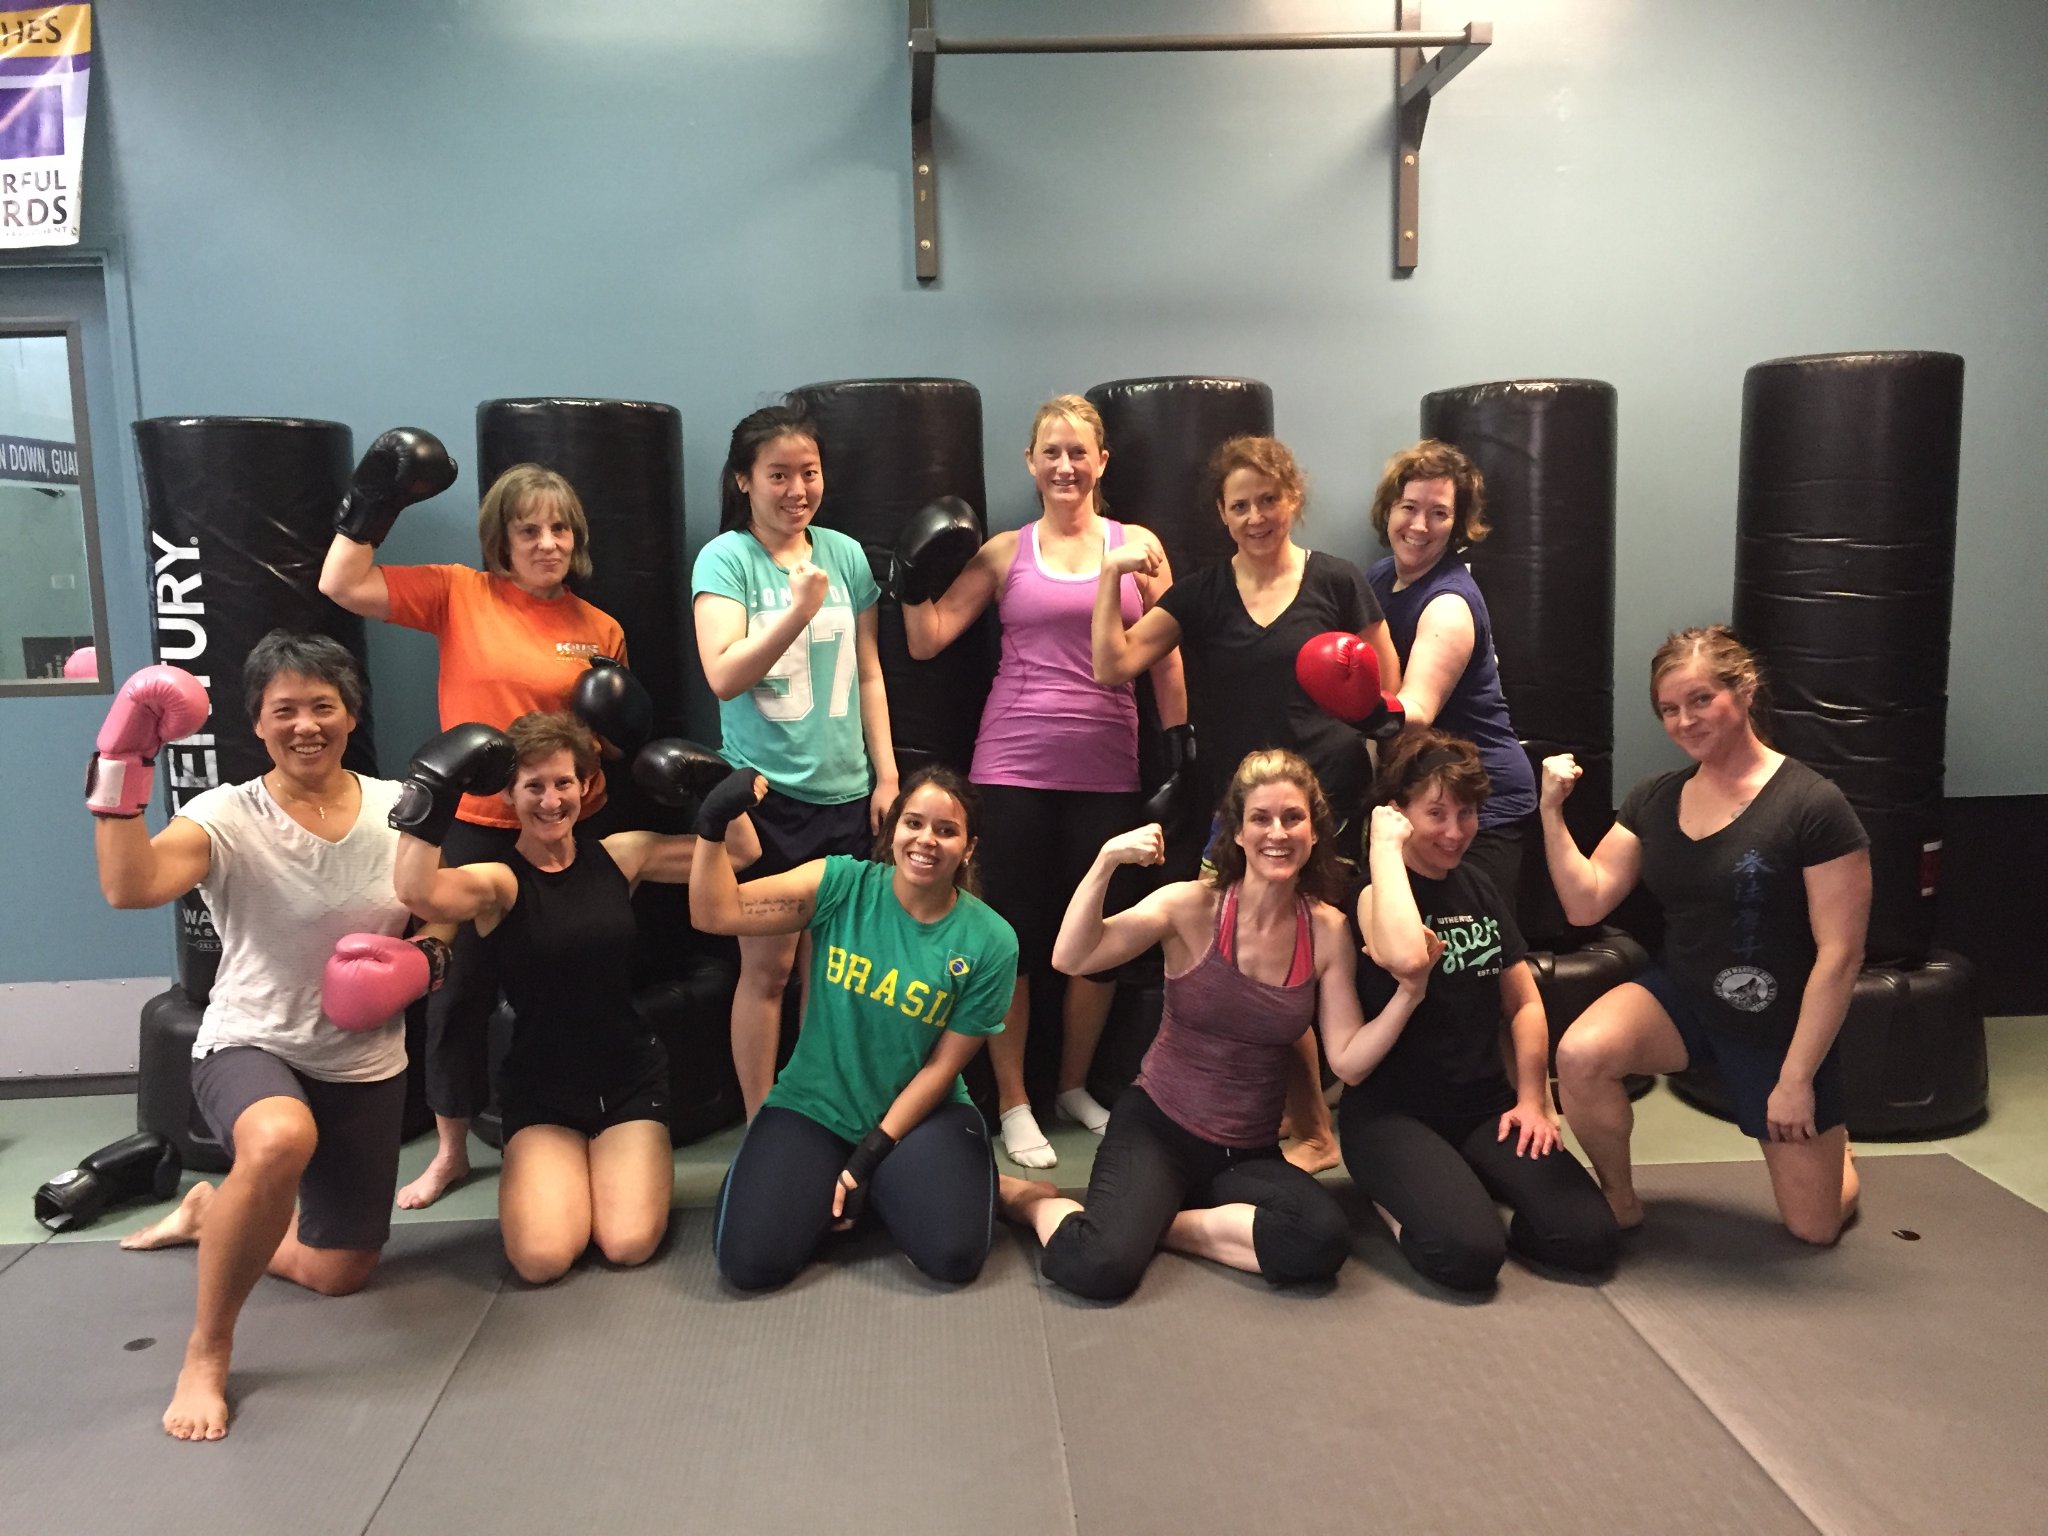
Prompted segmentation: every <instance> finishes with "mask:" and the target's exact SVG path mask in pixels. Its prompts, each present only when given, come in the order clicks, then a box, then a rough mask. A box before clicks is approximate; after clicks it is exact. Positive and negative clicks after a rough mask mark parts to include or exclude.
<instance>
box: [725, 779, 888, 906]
mask: <svg viewBox="0 0 2048 1536" xmlns="http://www.w3.org/2000/svg"><path fill="white" fill-rule="evenodd" d="M747 814H748V815H749V816H751V817H753V818H754V831H755V832H756V833H757V834H759V836H760V839H761V857H760V858H758V859H756V860H755V861H754V862H753V863H752V864H749V865H748V866H747V867H746V868H745V869H744V870H742V871H741V872H740V876H739V878H740V882H741V883H742V884H745V883H746V882H747V881H749V880H758V879H760V878H761V877H762V876H763V875H779V874H782V873H783V872H784V871H785V870H791V869H795V868H796V867H797V866H798V865H799V864H808V863H809V862H810V861H811V860H812V859H822V858H824V857H825V856H826V855H827V854H830V853H846V854H851V855H852V856H853V857H854V858H856V859H864V858H866V857H867V856H868V855H869V854H870V853H872V852H873V851H874V847H875V834H874V833H873V832H871V831H869V830H868V802H867V797H866V796H865V795H863V796H862V797H861V798H860V799H858V800H849V801H847V802H846V803H845V804H844V805H812V804H811V803H810V802H809V801H808V800H795V799H792V798H791V797H790V796H788V795H785V794H783V793H782V792H781V791H780V790H774V789H771V790H769V791H768V793H767V795H766V796H764V797H763V798H762V801H761V803H760V804H759V805H757V806H755V807H754V808H753V809H752V810H751V811H749V812H748V813H747Z"/></svg>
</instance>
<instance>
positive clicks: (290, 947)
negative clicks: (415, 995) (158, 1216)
mask: <svg viewBox="0 0 2048 1536" xmlns="http://www.w3.org/2000/svg"><path fill="white" fill-rule="evenodd" d="M244 694H245V697H246V700H247V703H248V707H249V714H250V719H251V721H252V722H253V724H254V726H255V729H256V734H257V736H258V737H259V738H261V740H262V742H263V744H264V746H266V747H267V748H268V749H269V751H270V760H271V764H272V766H271V769H270V771H269V772H267V773H265V774H263V775H262V776H261V777H260V778H256V779H251V780H249V781H248V782H247V783H244V784H223V785H220V786H218V787H217V788H214V789H210V790H207V791H206V792H205V793H203V794H201V795H199V796H198V797H196V798H195V799H193V800H191V801H189V802H187V803H186V805H185V806H184V807H183V809H182V810H181V811H180V812H179V813H178V814H177V815H176V816H174V817H172V818H171V822H170V824H169V825H168V826H166V827H165V828H164V830H163V831H161V832H159V833H158V834H157V835H156V836H155V837H153V838H152V837H151V836H150V835H149V833H148V829H147V828H146V827H145V826H144V825H143V822H142V816H141V813H142V810H143V808H144V807H145V806H146V805H147V804H148V801H149V782H148V781H149V779H150V777H151V775H152V772H153V766H152V765H153V764H154V761H155V758H156V755H157V753H158V752H159V751H160V750H161V749H162V747H163V746H164V744H166V743H167V742H170V741H174V740H177V739H178V738H180V737H182V736H186V735H189V734H190V733H191V732H192V731H193V730H195V729H197V728H198V726H199V724H200V723H201V722H202V721H203V720H204V719H205V718H206V712H207V700H206V694H205V690H204V689H203V688H202V687H201V685H200V683H199V681H198V680H197V679H196V678H194V677H192V676H191V675H190V674H189V673H185V672H181V671H180V670H179V669H177V668H176V667H166V666H155V667H148V668H145V669H144V670H143V671H142V672H140V673H138V674H136V675H135V676H134V677H132V678H130V679H129V680H128V682H127V683H126V684H125V685H123V687H122V689H121V692H120V693H119V694H118V695H117V696H116V698H115V701H114V705H113V708H112V709H111V710H110V711H109V712H108V715H107V722H106V724H105V725H104V726H103V727H102V728H101V730H100V734H99V742H98V755H97V756H96V757H95V759H94V764H93V773H92V778H91V782H90V783H89V785H88V793H87V805H88V807H89V808H90V809H91V810H92V812H93V814H94V815H95V817H96V818H97V821H96V823H95V826H94V849H95V852H96V854H97V856H98V860H99V875H100V889H101V890H102V891H103V892H104V893H105V895H106V898H107V900H108V902H109V903H110V904H112V905H113V906H116V907H131V908H132V907H157V906H162V905H163V904H164V903H166V902H170V901H175V900H177V899H178V898H179V897H180V896H182V895H184V894H185V893H186V892H187V891H190V890H192V889H193V888H195V887H197V889H198V890H199V892H200V894H201V895H202V896H204V897H205V898H206V905H207V908H208V910H209V911H210V912H211V913H212V914H213V922H214V926H215V927H216V928H217V929H218V930H219V932H220V940H221V963H220V972H219V976H218V978H217V979H216V981H215V982H214V985H213V993H212V996H211V997H210V998H209V1000H208V1002H207V1005H206V1014H205V1018H204V1020H203V1022H202V1024H201V1026H200V1031H199V1039H198V1041H197V1043H196V1045H195V1046H194V1048H193V1057H194V1060H193V1066H192V1090H193V1097H194V1099H195V1100H196V1101H197V1103H198V1104H199V1107H200V1109H201V1111H202V1112H203V1113H204V1114H205V1115H206V1118H207V1120H208V1122H209V1123H210V1124H211V1125H212V1127H213V1129H214V1132H215V1134H216V1135H218V1136H219V1137H220V1139H221V1142H222V1144H223V1145H224V1146H227V1147H228V1148H229V1149H230V1150H231V1151H232V1152H233V1154H234V1166H233V1168H232V1169H231V1170H230V1172H229V1173H228V1175H227V1177H226V1178H225V1179H223V1180H222V1181H221V1184H220V1187H219V1188H218V1189H215V1188H214V1187H213V1186H212V1185H210V1184H206V1183H201V1184H197V1185H194V1186H193V1188H192V1190H191V1192H190V1193H188V1194H187V1195H186V1196H185V1199H184V1201H183V1203H182V1204H180V1205H179V1207H178V1209H177V1210H176V1211H175V1212H173V1213H172V1214H171V1215H169V1216H167V1217H165V1218H164V1219H163V1220H162V1221H160V1222H158V1223H156V1225H154V1226H152V1227H149V1228H147V1229H145V1230H144V1231H142V1232H139V1233H137V1234H135V1235H134V1236H133V1237H131V1238H129V1239H127V1240H126V1241H125V1242H124V1243H123V1245H122V1246H124V1247H129V1248H159V1247H167V1246H170V1245H172V1244H177V1243H190V1242H197V1243H198V1244H199V1307H198V1316H197V1319H196V1320H195V1322H194V1325H193V1329H192V1336H191V1339H190V1340H189V1341H188V1343H187V1344H186V1348H185V1363H184V1368H183V1369H182V1370H181V1371H180V1372H179V1375H178V1385H177V1390H176V1392H175V1394H174V1395H173V1396H172V1398H171V1406H170V1408H169V1409H168V1410H166V1412H165V1413H164V1420H163V1422H164V1429H165V1430H166V1431H167V1432H168V1433H169V1434H171V1435H173V1436H175V1437H176V1438H178V1439H180V1440H218V1439H220V1438H221V1436H223V1435H225V1434H226V1433H227V1424H228V1408H227V1398H226V1390H227V1374H228V1359H229V1354H230V1351H231V1349H232V1346H233V1343H234V1327H235V1319H236V1317H237V1316H238V1315H239V1313H240V1312H241V1309H242V1303H243V1302H244V1301H245V1300H247V1299H248V1295H249V1292H250V1291H251V1290H252V1289H253V1288H254V1287H255V1284H256V1282H257V1280H258V1279H259V1278H261V1277H262V1275H263V1274H264V1273H265V1272H266V1271H267V1272H268V1273H270V1274H273V1275H277V1276H280V1277H281V1278H283V1279H286V1280H290V1281H293V1282H295V1283H296V1284H299V1285H303V1286H305V1287H306V1288H307V1289H309V1290H314V1291H318V1292H320V1293H321V1294H322V1295H326V1296H341V1295H346V1294H348V1293H349V1292H351V1291H356V1290H360V1289H361V1288H362V1286H363V1285H364V1283H365V1282H367V1281H368V1280H369V1278H370V1274H371V1271H372V1270H374V1269H375V1268H376V1267H377V1260H378V1257H379V1255H380V1253H381V1251H382V1249H383V1246H384V1243H385V1240H386V1239H387V1238H388V1237H389V1236H390V1231H391V1192H392V1188H393V1186H394V1184H395V1183H396V1181H397V1174H398V1144H399V1121H400V1118H401V1115H402V1113H403V1110H404V1106H405V1024H404V1016H403V1009H402V999H400V998H399V997H397V996H395V995H394V996H392V997H391V999H390V1000H391V1001H392V1002H393V1003H394V1005H395V1006H394V1009H393V1011H391V1012H390V1014H389V1016H388V1017H385V1018H383V1019H382V1021H381V1022H378V1021H376V1020H375V1019H363V1018H352V1019H351V1022H352V1024H354V1025H355V1026H356V1027H353V1028H350V1029H346V1030H345V1029H343V1028H341V1027H339V1026H337V1024H336V1023H335V1022H334V1020H333V1019H332V1018H330V1017H329V1016H328V1014H327V1013H326V1012H325V1011H324V1009H323V1001H322V995H321V992H322V978H323V972H324V970H325V968H326V966H327V962H328V959H329V956H330V955H331V954H333V952H334V950H335V948H336V945H337V944H338V943H339V941H340V940H342V939H343V938H344V937H347V936H350V935H372V936H375V937H374V938H372V940H371V941H370V942H371V943H372V944H377V943H383V944H388V945H390V946H392V947H393V948H394V949H396V950H397V951H399V952H400V953H399V958H400V959H401V961H404V960H406V959H407V956H406V954H405V953H404V952H405V950H406V948H407V947H406V946H404V945H403V944H401V943H400V941H399V939H398V935H400V934H401V933H403V932H404V930H405V925H406V922H407V916H408V914H407V913H406V910H405V908H404V907H403V906H402V905H400V904H399V901H398V897H397V896H396V894H395V893H394V892H393V890H392V883H391V873H392V860H393V857H394V855H395V854H396V852H397V848H398V834H397V833H396V832H394V831H392V830H391V828H390V826H389V825H388V824H387V822H386V818H387V817H388V816H389V814H390V811H391V807H392V804H393V802H394V801H395V800H396V799H397V797H398V790H399V786H398V785H397V784H394V783H392V782H391V781H390V780H388V779H367V778H362V777H360V776H358V775H356V774H354V773H351V772H349V771H348V770H347V769H346V768H344V767H342V765H341V761H342V753H343V751H344V750H346V748H347V746H348V738H349V733H350V732H351V731H353V730H354V729H355V725H356V720H357V718H358V716H359V715H360V713H361V710H362V703H363V683H362V676H361V673H360V672H359V671H358V670H357V667H356V663H355V659H354V657H352V656H351V655H350V654H349V653H348V651H347V650H346V649H345V648H343V647H342V646H341V645H340V644H338V643H337V642H336V641H334V640H331V639H328V638H327V637H326V636H324V635H295V634H291V633H289V632H287V631H285V630H273V631H272V632H271V633H270V634H268V635H266V636H264V637H263V639H262V640H260V641H259V642H257V644H256V646H255V648H254V649H253V650H251V651H250V653H249V660H248V665H247V668H246V670H245V672H244ZM424 942H425V943H426V944H427V945H432V944H434V943H438V942H439V941H438V940H427V941H424ZM411 963H412V964H414V965H419V966H421V967H422V971H421V974H422V975H424V974H425V969H424V964H425V963H424V961H423V960H422V959H420V958H419V957H412V958H411ZM414 990H415V991H417V990H421V989H419V988H415V989H414ZM372 1011H373V1012H375V1011H376V1010H374V1009H373V1010H372ZM365 1024H367V1025H368V1027H362V1026H363V1025H365Z"/></svg>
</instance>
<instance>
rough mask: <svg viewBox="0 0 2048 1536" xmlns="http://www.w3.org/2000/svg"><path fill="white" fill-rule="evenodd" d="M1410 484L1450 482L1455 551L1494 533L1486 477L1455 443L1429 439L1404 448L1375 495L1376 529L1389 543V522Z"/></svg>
mask: <svg viewBox="0 0 2048 1536" xmlns="http://www.w3.org/2000/svg"><path fill="white" fill-rule="evenodd" d="M1410 480H1448V481H1450V482H1451V485H1452V488H1453V489H1454V491H1455V493H1456V497H1455V500H1454V502H1453V504H1452V510H1451V548H1452V549H1462V548H1464V547H1465V546H1466V545H1468V544H1479V543H1483V542H1484V541H1485V539H1486V536H1487V535H1488V534H1489V533H1491V532H1493V525H1492V524H1490V523H1488V522H1487V520H1486V476H1484V475H1482V474H1481V473H1479V466H1478V465H1477V464H1474V463H1473V462H1472V461H1471V460H1470V459H1468V458H1467V457H1465V452H1464V450H1463V449H1461V448H1458V447H1456V446H1455V445H1453V444H1451V443H1446V442H1440V441H1438V440H1437V439H1436V438H1433V437H1425V438H1424V439H1423V440H1422V441H1421V442H1419V443H1417V444H1416V445H1415V446H1414V447H1413V448H1403V449H1402V450H1401V451H1400V452H1399V453H1397V454H1395V455H1394V456H1393V457H1392V458H1391V459H1389V460H1387V467H1386V468H1385V469H1384V470H1382V471H1381V472H1380V484H1379V489H1378V490H1376V491H1374V492H1373V493H1372V527H1373V532H1375V533H1377V534H1378V535H1379V536H1380V542H1381V543H1382V544H1384V543H1386V542H1387V518H1388V517H1389V516H1390V515H1391V514H1392V513H1393V510H1394V503H1396V502H1397V501H1399V500H1400V499H1401V492H1402V491H1403V490H1404V489H1406V487H1407V485H1408V482H1409V481H1410Z"/></svg>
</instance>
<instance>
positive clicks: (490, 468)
mask: <svg viewBox="0 0 2048 1536" xmlns="http://www.w3.org/2000/svg"><path fill="white" fill-rule="evenodd" d="M476 456H477V493H478V495H479V496H481V495H482V494H483V493H484V492H485V491H488V490H489V489H490V487H491V485H492V483H493V482H495V481H496V480H497V478H498V476H500V475H502V474H503V473H504V472H505V471H506V470H508V469H510V468H511V467H512V466H513V465H515V464H538V465H540V466H541V467H542V468H543V469H552V470H553V471H554V472H555V473H556V474H558V475H560V476H561V477H562V478H563V479H565V480H567V481H568V482H569V484H571V485H572V486H574V487H575V488H576V496H577V499H578V500H579V501H581V502H582V503H583V515H584V517H585V518H586V519H588V521H589V523H590V559H591V564H592V566H593V568H594V569H593V571H592V574H591V575H590V576H589V578H587V579H582V580H578V581H576V582H575V583H574V586H575V590H576V595H577V596H578V597H580V598H582V599H583V600H584V601H585V602H588V603H593V604H595V605H596V606H597V607H599V608H602V609H603V610H604V611H605V612H606V613H608V614H610V615H611V616H612V617H613V618H615V619H617V620H618V621H619V626H620V628H622V629H624V630H625V632H626V654H627V660H628V661H629V662H630V663H631V665H632V668H633V674H634V676H636V677H637V678H639V680H640V682H641V683H642V684H643V685H644V686H645V687H646V689H647V692H648V694H649V695H650V696H651V697H652V698H653V700H654V716H655V731H656V734H657V735H669V734H676V733H680V732H682V730H683V725H682V719H683V678H684V676H685V668H686V667H687V666H688V664H689V663H690V661H691V660H692V659H693V658H694V655H695V652H694V648H692V649H691V650H685V649H684V641H683V618H682V605H683V592H684V588H685V585H686V583H687V580H688V574H689V573H688V572H686V571H684V570H682V569H681V568H680V566H679V565H678V563H677V560H676V551H677V550H678V549H679V548H681V546H682V536H683V534H682V530H683V421H682V417H681V416H680V415H678V414H677V412H676V408H675V407H674V406H672V405H659V404H654V403H651V402H647V401H641V400H486V401H484V402H483V403H482V404H481V405H479V406H478V407H477V408H476ZM627 777H628V776H627V775H625V774H612V773H607V774H606V775H605V779H606V782H607V784H609V785H613V786H620V785H622V784H623V781H624V780H625V779H626V778H627ZM618 792H621V793H624V792H625V791H624V790H623V789H621V790H619V791H618Z"/></svg>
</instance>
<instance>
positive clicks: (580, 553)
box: [476, 464, 591, 580]
mask: <svg viewBox="0 0 2048 1536" xmlns="http://www.w3.org/2000/svg"><path fill="white" fill-rule="evenodd" d="M542 500H546V501H552V502H553V503H554V504H555V507H556V509H557V510H558V511H560V512H561V514H562V518H563V521H565V522H567V523H568V525H569V531H570V532H571V533H573V534H575V535H576V544H575V547H574V548H573V549H571V550H570V551H569V576H570V579H572V580H584V579H587V578H588V577H589V575H590V572H591V564H590V520H589V519H588V518H586V517H585V516H584V515H583V503H582V502H581V501H580V500H578V499H577V496H576V488H575V487H574V486H573V485H571V484H570V483H569V482H568V481H567V480H565V479H563V478H562V477H561V476H560V475H558V474H556V473H555V472H554V471H553V470H552V469H543V468H542V467H541V466H540V465H538V464H514V465H513V466H512V467H511V468H510V469H508V470H506V471H505V473H503V474H502V475H500V476H498V478H497V479H496V480H495V481H493V482H492V484H491V488H490V489H489V490H488V491H486V492H484V499H483V502H482V504H481V505H479V506H478V507H477V509H476V539H477V543H478V544H480V545H481V546H482V547H483V555H484V569H485V570H487V571H489V572H490V573H491V574H492V575H493V576H507V577H509V576H510V575H511V574H512V524H513V523H514V522H515V521H517V520H518V519H519V517H521V516H522V515H523V514H525V513H526V512H527V511H528V510H529V509H530V508H532V507H533V504H534V503H535V502H536V501H542Z"/></svg>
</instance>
